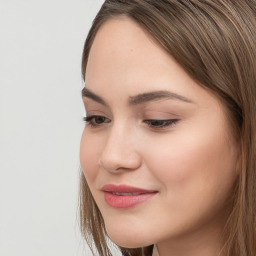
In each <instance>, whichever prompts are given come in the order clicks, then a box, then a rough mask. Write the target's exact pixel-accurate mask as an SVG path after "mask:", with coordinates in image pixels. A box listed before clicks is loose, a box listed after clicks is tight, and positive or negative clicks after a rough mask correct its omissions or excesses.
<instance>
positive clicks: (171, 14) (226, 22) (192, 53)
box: [80, 0, 256, 256]
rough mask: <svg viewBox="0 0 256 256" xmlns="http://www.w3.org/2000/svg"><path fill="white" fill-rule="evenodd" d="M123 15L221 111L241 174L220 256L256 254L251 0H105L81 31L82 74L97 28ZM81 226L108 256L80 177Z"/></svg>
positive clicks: (255, 13) (255, 47) (254, 18)
mask: <svg viewBox="0 0 256 256" xmlns="http://www.w3.org/2000/svg"><path fill="white" fill-rule="evenodd" d="M118 16H125V17H128V18H130V19H132V20H133V21H135V22H136V23H137V24H139V25H140V26H141V27H142V28H143V29H144V30H145V31H147V32H148V33H149V34H150V35H151V36H152V38H154V40H156V41H157V42H158V44H159V45H161V46H162V47H163V48H164V49H165V50H166V52H167V53H168V54H170V55H171V56H172V57H173V58H174V59H175V60H176V61H177V62H178V63H179V64H180V65H181V66H182V67H183V68H184V70H185V71H186V72H187V73H188V74H189V75H190V77H191V78H192V79H194V80H195V81H197V82H198V84H199V85H201V86H202V87H204V88H206V89H207V90H210V91H211V92H213V93H214V94H215V95H216V96H217V97H219V98H220V99H221V101H222V103H223V105H224V106H226V109H227V117H228V118H229V120H230V122H231V125H232V128H233V132H234V136H235V138H236V140H237V142H238V145H239V147H240V158H239V163H240V164H239V174H240V175H239V179H238V182H237V184H236V189H235V191H234V197H233V198H234V202H233V209H232V211H231V213H230V217H229V219H228V221H227V225H226V229H225V233H226V240H225V248H224V251H225V254H226V255H227V256H253V255H255V252H256V195H255V193H256V169H255V168H256V148H255V147H256V1H255V0H241V1H239V0H157V1H155V0H129V1H127V0H106V1H105V2H104V4H103V5H102V8H101V9H100V11H99V12H98V14H97V16H96V18H95V20H94V22H93V25H92V27H91V29H90V31H89V34H88V36H87V39H86V42H85V46H84V51H83V58H82V74H83V78H85V72H86V66H87V60H88V55H89V53H90V49H91V46H92V43H93V40H94V38H95V35H96V33H97V31H98V29H99V28H100V27H101V25H102V24H103V23H104V22H106V21H107V20H109V19H111V18H113V17H118ZM80 217H81V231H82V234H83V235H84V237H85V238H86V240H87V241H88V242H89V244H91V246H92V244H94V246H95V247H96V250H97V251H98V253H99V254H100V255H102V256H111V252H110V250H109V248H108V245H107V242H106V239H107V234H106V231H105V227H104V220H103V218H102V215H101V213H100V211H99V209H98V207H97V205H96V204H95V202H94V199H93V197H92V195H91V192H90V190H89V188H88V185H87V182H86V180H85V178H84V175H83V174H81V187H80ZM120 249H121V250H122V252H123V255H132V256H143V255H150V253H151V252H152V246H149V247H146V248H137V249H127V248H120Z"/></svg>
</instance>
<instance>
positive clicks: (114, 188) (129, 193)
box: [102, 184, 157, 208]
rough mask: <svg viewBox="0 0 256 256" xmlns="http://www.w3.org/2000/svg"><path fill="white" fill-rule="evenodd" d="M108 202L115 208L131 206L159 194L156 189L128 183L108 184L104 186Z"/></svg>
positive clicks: (103, 189)
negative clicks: (147, 188) (137, 186)
mask: <svg viewBox="0 0 256 256" xmlns="http://www.w3.org/2000/svg"><path fill="white" fill-rule="evenodd" d="M102 191H103V192H104V198H105V201H106V202H107V204H108V205H109V206H111V207H113V208H130V207H133V206H135V205H137V204H140V203H143V202H145V201H147V200H148V199H150V198H152V197H153V196H155V195H156V194H157V191H155V190H146V189H142V188H136V187H131V186H127V185H114V184H107V185H105V186H103V187H102Z"/></svg>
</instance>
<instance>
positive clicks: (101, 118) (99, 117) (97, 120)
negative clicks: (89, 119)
mask: <svg viewBox="0 0 256 256" xmlns="http://www.w3.org/2000/svg"><path fill="white" fill-rule="evenodd" d="M95 122H96V123H97V124H100V123H103V122H104V117H101V116H98V117H96V118H95Z"/></svg>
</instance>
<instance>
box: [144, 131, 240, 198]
mask: <svg viewBox="0 0 256 256" xmlns="http://www.w3.org/2000/svg"><path fill="white" fill-rule="evenodd" d="M209 134H211V136H209ZM152 145H154V147H153V148H154V150H149V148H151V147H147V149H145V154H147V157H146V159H147V165H148V168H149V169H150V170H151V171H152V173H153V175H154V176H155V178H156V179H158V181H160V182H161V183H162V185H163V187H164V188H165V191H166V192H167V193H170V194H173V192H177V194H176V195H175V196H176V197H177V198H182V197H184V195H185V196H186V197H188V196H190V195H191V196H192V195H196V194H198V193H202V192H207V193H216V191H217V190H219V189H223V190H226V189H227V190H229V189H230V187H231V186H232V184H233V183H234V180H235V178H236V172H235V166H236V153H235V151H234V150H233V147H232V146H230V143H229V142H228V141H227V139H226V138H224V136H223V135H222V136H221V133H219V132H218V131H216V130H215V131H214V130H212V131H211V130H210V129H209V130H207V131H206V132H204V131H201V132H200V133H198V132H193V131H191V132H190V133H189V132H188V133H185V132H184V133H183V134H182V136H178V135H177V136H170V137H169V138H168V137H166V138H165V137H163V138H162V139H161V140H159V139H158V141H152ZM201 197H202V196H201Z"/></svg>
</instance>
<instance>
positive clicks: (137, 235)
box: [106, 225, 153, 248]
mask: <svg viewBox="0 0 256 256" xmlns="http://www.w3.org/2000/svg"><path fill="white" fill-rule="evenodd" d="M106 231H107V234H108V237H109V238H110V239H111V240H112V241H113V242H114V243H115V244H117V245H118V246H121V247H124V248H139V247H146V246H149V245H151V244H153V243H152V242H150V241H149V239H147V237H145V234H144V233H143V232H141V231H138V230H136V229H135V230H134V229H133V231H131V229H130V228H129V229H127V230H126V229H123V228H119V227H113V226H111V227H108V226H107V225H106Z"/></svg>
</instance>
